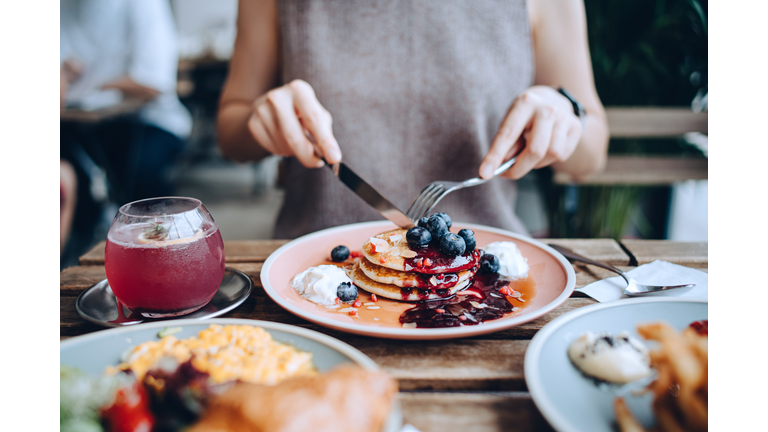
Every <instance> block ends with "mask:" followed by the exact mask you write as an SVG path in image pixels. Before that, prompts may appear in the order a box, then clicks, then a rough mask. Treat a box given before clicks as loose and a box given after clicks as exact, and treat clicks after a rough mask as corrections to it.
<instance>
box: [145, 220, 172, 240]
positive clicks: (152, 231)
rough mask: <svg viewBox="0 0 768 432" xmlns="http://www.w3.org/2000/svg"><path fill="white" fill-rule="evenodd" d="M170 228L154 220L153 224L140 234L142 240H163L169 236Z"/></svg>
mask: <svg viewBox="0 0 768 432" xmlns="http://www.w3.org/2000/svg"><path fill="white" fill-rule="evenodd" d="M168 231H169V229H168V228H167V227H166V226H165V225H163V224H161V223H155V222H152V226H151V227H149V228H147V229H146V230H144V232H143V233H141V234H140V235H139V238H140V239H142V240H151V241H162V240H165V239H166V238H167V237H168Z"/></svg>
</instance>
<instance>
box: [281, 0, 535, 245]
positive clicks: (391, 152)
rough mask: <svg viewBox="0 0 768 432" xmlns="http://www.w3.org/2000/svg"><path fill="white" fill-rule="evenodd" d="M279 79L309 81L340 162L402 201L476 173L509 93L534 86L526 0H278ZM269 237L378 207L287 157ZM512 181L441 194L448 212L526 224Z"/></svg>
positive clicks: (349, 219) (370, 214)
mask: <svg viewBox="0 0 768 432" xmlns="http://www.w3.org/2000/svg"><path fill="white" fill-rule="evenodd" d="M278 4H279V15H280V32H281V33H280V37H281V56H282V64H283V69H282V72H281V73H282V80H283V82H285V83H287V82H290V81H291V80H294V79H302V80H304V81H307V82H308V83H309V84H310V85H312V87H313V88H314V89H315V92H316V94H317V98H318V100H319V101H320V103H321V104H322V105H323V106H324V107H325V108H326V109H328V111H329V112H330V113H331V115H332V116H333V133H334V136H335V137H336V139H337V141H338V143H339V146H340V148H341V151H342V158H343V162H344V163H346V164H347V165H348V166H349V167H350V168H351V169H352V170H353V171H355V172H356V173H357V174H358V175H359V176H361V177H362V178H363V179H365V180H366V181H367V182H369V183H370V184H371V185H372V186H373V187H374V188H376V189H377V190H378V191H379V192H381V193H382V195H384V196H385V197H386V198H387V199H389V201H391V202H392V203H393V204H395V205H396V206H397V207H399V208H400V209H401V210H403V211H406V210H407V209H408V206H409V205H410V204H411V202H412V201H413V200H414V199H415V198H416V196H417V195H418V194H419V192H420V191H421V190H422V189H423V188H424V187H425V186H427V184H429V183H431V182H432V181H435V180H449V181H462V180H466V179H469V178H472V177H477V176H478V169H479V167H480V162H481V161H482V159H483V157H484V156H485V154H486V153H487V152H488V149H489V148H490V145H491V143H492V141H493V139H494V137H495V135H496V132H497V131H498V129H499V126H500V124H501V121H502V120H503V118H504V116H505V114H506V113H507V111H508V109H509V107H510V105H511V104H512V101H513V100H514V99H515V97H516V96H517V95H518V94H520V93H521V92H522V91H524V90H525V89H527V88H528V87H530V86H531V85H532V82H533V74H534V63H533V52H532V41H531V35H530V26H529V23H528V12H527V10H526V0H498V1H494V0H474V1H462V0H441V1H429V0H400V1H392V0H387V1H384V0H376V1H356V2H352V1H331V0H311V1H310V0H284V1H279V2H278ZM284 174H285V180H286V184H285V188H286V190H285V201H284V203H283V207H282V209H281V210H280V213H279V216H278V220H277V223H276V226H275V230H274V236H275V238H295V237H297V236H300V235H303V234H306V233H309V232H312V231H316V230H319V229H323V228H328V227H333V226H337V225H342V224H348V223H354V222H362V221H370V220H381V219H383V217H382V216H381V215H379V214H378V213H377V212H376V211H375V210H373V209H372V208H370V207H369V206H368V205H367V204H366V203H365V202H364V201H362V200H361V199H360V198H358V197H357V196H356V195H355V194H354V193H353V192H351V191H350V190H349V189H347V187H346V186H344V185H343V184H342V183H341V182H340V181H339V180H338V179H336V178H335V177H334V176H333V175H332V173H331V171H330V169H328V168H321V169H306V168H304V167H303V166H302V165H301V164H300V163H299V162H298V160H296V159H295V158H289V159H287V160H286V163H285V172H284ZM515 197H516V186H515V183H514V182H513V181H511V180H508V179H502V178H498V179H494V180H493V181H490V182H488V183H486V184H484V185H480V186H475V187H472V188H468V189H464V190H460V191H457V192H454V193H451V194H450V195H448V196H447V197H446V198H444V199H443V200H442V201H441V202H440V203H439V204H438V205H437V206H436V207H435V209H434V210H433V211H435V212H438V211H440V212H446V213H448V214H449V215H450V216H451V217H452V218H453V220H454V221H459V222H470V223H479V224H484V225H489V226H493V227H498V228H502V229H507V230H511V231H515V232H519V233H525V232H526V229H525V227H524V226H523V224H522V223H521V222H520V220H519V219H518V218H517V216H515V213H514V206H515Z"/></svg>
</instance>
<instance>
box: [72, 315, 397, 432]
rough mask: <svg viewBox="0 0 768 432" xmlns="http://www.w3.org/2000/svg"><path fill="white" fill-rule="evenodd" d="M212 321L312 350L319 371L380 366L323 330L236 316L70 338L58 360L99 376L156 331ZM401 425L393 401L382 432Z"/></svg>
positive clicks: (183, 334)
mask: <svg viewBox="0 0 768 432" xmlns="http://www.w3.org/2000/svg"><path fill="white" fill-rule="evenodd" d="M211 324H219V325H251V326H257V327H261V328H263V329H264V330H266V331H267V332H269V333H270V334H271V335H272V337H273V338H274V339H275V340H276V341H278V342H282V343H286V344H289V345H292V346H294V347H296V348H298V349H300V350H303V351H309V352H311V353H312V355H313V356H312V362H313V363H314V364H315V366H316V367H317V369H318V370H319V371H320V372H326V371H327V370H329V369H332V368H333V367H334V366H337V365H340V364H343V363H355V364H357V365H359V366H360V367H362V368H365V369H368V370H378V369H379V367H378V365H376V362H374V361H373V360H371V359H370V358H369V357H368V356H366V355H365V354H363V353H362V352H360V351H358V350H357V349H355V348H353V347H352V346H350V345H347V344H346V343H344V342H341V341H339V340H337V339H334V338H332V337H330V336H327V335H324V334H322V333H318V332H316V331H313V330H308V329H304V328H301V327H295V326H291V325H288V324H281V323H275V322H270V321H256V320H248V319H236V318H215V319H209V320H205V321H200V320H197V319H184V320H172V321H160V322H153V323H146V324H137V325H132V326H130V327H120V328H115V329H111V330H104V331H98V332H95V333H91V334H88V335H84V336H77V337H73V338H70V339H66V340H64V341H62V342H61V344H60V346H59V354H60V363H61V364H65V365H68V366H73V367H76V368H78V369H80V370H82V371H83V372H85V373H88V374H90V375H93V376H100V375H102V374H103V373H104V371H105V369H106V368H107V367H108V366H117V365H118V364H119V363H120V355H121V354H123V352H125V351H126V350H127V349H129V348H131V347H134V346H136V345H138V344H140V343H143V342H147V341H151V340H159V338H158V337H157V333H158V332H159V331H160V330H162V329H163V328H165V327H169V326H170V327H181V331H180V332H178V333H174V337H176V338H178V339H183V338H188V337H191V336H197V334H198V333H199V332H200V331H201V330H204V329H206V328H208V326H210V325H211ZM401 426H402V412H401V410H400V404H399V403H396V404H395V406H394V409H393V410H392V412H391V413H390V416H389V418H388V419H387V424H386V425H385V428H384V431H385V432H390V431H397V430H399V429H400V427H401Z"/></svg>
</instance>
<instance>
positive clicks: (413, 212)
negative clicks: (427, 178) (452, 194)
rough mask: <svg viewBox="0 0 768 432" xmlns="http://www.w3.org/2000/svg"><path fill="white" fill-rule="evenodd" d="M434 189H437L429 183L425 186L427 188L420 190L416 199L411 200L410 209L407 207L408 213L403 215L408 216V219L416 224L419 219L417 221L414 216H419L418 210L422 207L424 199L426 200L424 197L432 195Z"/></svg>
mask: <svg viewBox="0 0 768 432" xmlns="http://www.w3.org/2000/svg"><path fill="white" fill-rule="evenodd" d="M435 187H437V185H436V184H434V183H430V184H428V185H427V187H425V188H424V189H422V191H421V193H419V196H417V197H416V199H415V200H413V203H412V204H411V206H410V207H408V211H407V212H406V213H405V215H406V216H408V218H410V219H411V220H412V221H414V222H418V220H419V219H420V218H419V219H417V218H416V216H417V215H418V214H419V209H420V208H421V207H422V206H423V205H424V199H425V198H426V196H427V195H429V194H430V193H432V191H433V190H434V189H435Z"/></svg>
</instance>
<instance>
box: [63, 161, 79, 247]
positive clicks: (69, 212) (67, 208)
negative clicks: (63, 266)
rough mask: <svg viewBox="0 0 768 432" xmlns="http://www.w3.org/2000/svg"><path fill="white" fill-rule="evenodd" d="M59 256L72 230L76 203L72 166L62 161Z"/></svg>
mask: <svg viewBox="0 0 768 432" xmlns="http://www.w3.org/2000/svg"><path fill="white" fill-rule="evenodd" d="M59 165H60V168H59V179H60V180H59V216H60V218H59V220H60V222H61V223H60V225H59V240H60V241H59V254H61V253H62V252H64V246H65V245H66V244H67V239H68V238H69V232H70V230H71V229H72V219H73V218H74V216H75V204H76V202H77V176H76V175H75V169H74V168H72V165H71V164H70V163H69V162H67V161H64V160H61V161H59Z"/></svg>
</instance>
